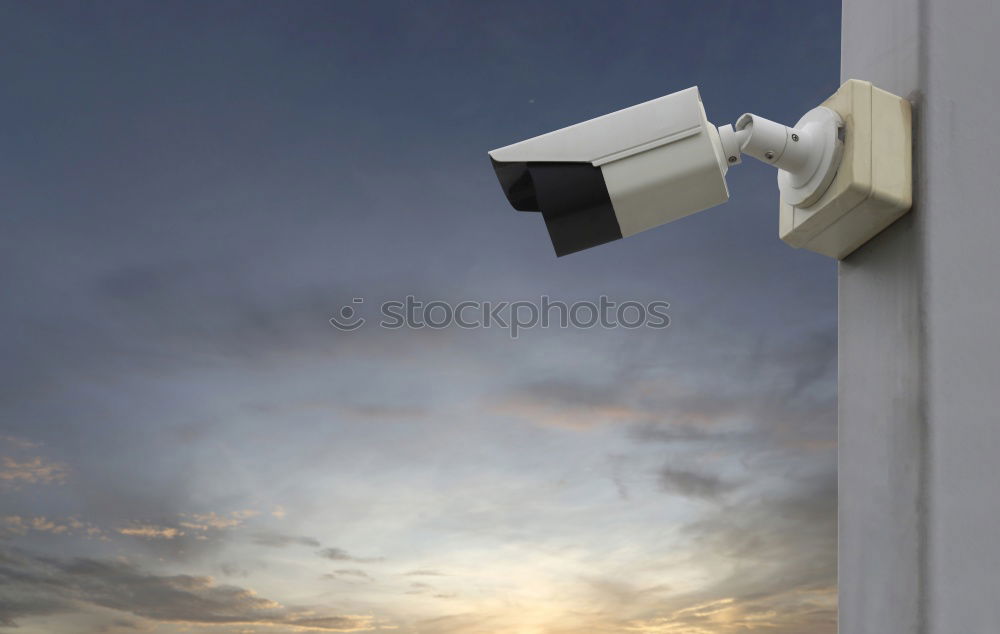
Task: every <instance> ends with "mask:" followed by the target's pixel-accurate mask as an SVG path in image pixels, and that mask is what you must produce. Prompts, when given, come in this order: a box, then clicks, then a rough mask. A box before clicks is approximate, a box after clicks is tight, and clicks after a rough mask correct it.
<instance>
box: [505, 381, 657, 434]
mask: <svg viewBox="0 0 1000 634" xmlns="http://www.w3.org/2000/svg"><path fill="white" fill-rule="evenodd" d="M490 409H491V410H492V411H494V412H496V413H499V414H505V415H512V416H517V417H519V418H523V419H525V420H528V421H531V422H534V423H537V424H540V425H547V426H552V427H561V428H567V429H588V428H590V427H594V426H595V425H600V424H605V423H621V422H636V421H638V420H642V419H643V418H645V413H644V412H642V411H641V410H638V409H636V408H635V407H634V406H632V405H630V404H629V403H627V402H625V394H624V393H623V392H622V390H621V389H620V387H619V386H618V385H617V384H615V383H607V384H598V383H582V382H573V381H569V380H552V379H543V380H539V381H536V382H528V383H523V384H521V385H520V386H517V387H516V388H514V389H513V390H511V391H510V392H508V393H507V394H505V395H503V396H502V397H501V398H500V399H495V400H494V401H493V402H492V403H491V404H490Z"/></svg>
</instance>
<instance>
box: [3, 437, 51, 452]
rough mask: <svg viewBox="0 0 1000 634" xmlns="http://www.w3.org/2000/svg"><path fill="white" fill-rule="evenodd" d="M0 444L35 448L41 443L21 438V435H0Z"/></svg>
mask: <svg viewBox="0 0 1000 634" xmlns="http://www.w3.org/2000/svg"><path fill="white" fill-rule="evenodd" d="M0 444H4V445H7V446H8V447H11V448H13V449H37V448H39V447H41V446H42V443H40V442H35V441H33V440H29V439H27V438H22V437H21V436H0Z"/></svg>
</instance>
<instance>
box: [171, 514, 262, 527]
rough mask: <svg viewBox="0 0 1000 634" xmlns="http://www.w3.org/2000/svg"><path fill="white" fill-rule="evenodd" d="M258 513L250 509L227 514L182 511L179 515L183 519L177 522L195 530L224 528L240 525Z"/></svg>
mask: <svg viewBox="0 0 1000 634" xmlns="http://www.w3.org/2000/svg"><path fill="white" fill-rule="evenodd" d="M259 514H260V513H259V512H258V511H255V510H252V509H247V510H243V511H231V512H230V513H229V514H228V515H219V514H217V513H215V512H210V513H182V514H181V517H183V518H185V521H182V522H179V524H180V525H181V526H183V527H184V528H188V529H191V530H197V531H207V530H209V529H215V530H224V529H227V528H235V527H237V526H241V525H242V524H243V522H244V521H245V520H246V519H248V518H251V517H254V516H256V515H259Z"/></svg>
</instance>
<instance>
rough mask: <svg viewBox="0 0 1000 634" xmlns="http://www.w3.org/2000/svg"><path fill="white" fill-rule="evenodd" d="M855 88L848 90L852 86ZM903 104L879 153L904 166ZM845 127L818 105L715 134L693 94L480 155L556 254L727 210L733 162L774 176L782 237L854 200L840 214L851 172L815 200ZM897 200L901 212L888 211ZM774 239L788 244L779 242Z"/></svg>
mask: <svg viewBox="0 0 1000 634" xmlns="http://www.w3.org/2000/svg"><path fill="white" fill-rule="evenodd" d="M851 82H855V84H857V85H864V86H867V87H868V89H869V93H871V91H872V90H874V91H877V92H878V93H879V97H880V98H881V97H882V96H888V97H891V98H893V99H896V100H899V98H898V97H895V96H894V95H889V93H885V92H884V91H879V90H878V89H872V87H871V84H868V83H867V82H856V80H851ZM849 84H850V82H849ZM849 84H845V87H847V86H848V85H849ZM857 87H858V86H854V85H852V89H853V88H857ZM862 88H863V86H862ZM842 90H843V88H842ZM859 90H860V89H859ZM838 94H839V93H838ZM871 94H873V93H871ZM836 97H837V95H834V97H831V100H829V101H831V102H833V101H834V99H835V98H836ZM883 101H885V100H884V99H883ZM872 103H874V102H872ZM830 105H831V106H833V105H835V104H834V103H831V104H830ZM855 106H858V107H860V108H861V109H864V108H865V106H864V104H848V105H847V106H842V107H841V108H840V110H841V111H846V112H847V113H848V114H851V113H852V112H853V110H852V108H853V107H855ZM869 106H871V104H869ZM908 106H909V104H908V103H907V104H906V121H905V125H906V131H905V135H903V136H905V145H906V147H905V157H904V156H903V147H902V146H903V143H904V139H903V138H902V136H900V137H899V138H898V139H897V138H895V137H893V139H892V140H891V141H890V142H889V145H891V146H892V147H891V148H888V149H887V150H886V151H887V152H889V154H891V155H892V158H893V159H900V160H905V161H906V162H908V157H909V109H908ZM880 107H881V109H882V110H886V109H890V110H891V108H892V107H893V104H891V103H882V104H881V106H880ZM897 110H901V109H900V108H898V107H897ZM885 116H891V114H889V115H885ZM844 121H845V118H844V117H842V116H841V114H840V113H839V112H838V110H837V109H836V108H835V107H827V106H825V105H824V106H820V107H817V108H814V109H812V110H810V111H809V112H808V113H807V114H806V115H805V116H803V117H802V118H801V119H800V120H799V122H798V123H797V124H796V125H795V126H794V127H788V126H785V125H782V124H780V123H775V122H774V121H770V120H768V119H765V118H763V117H759V116H757V115H754V114H745V115H743V116H741V117H740V118H739V119H738V120H737V121H736V124H735V126H733V125H724V126H721V127H716V126H714V125H713V124H711V123H710V122H709V121H708V118H707V116H706V114H705V108H704V106H703V105H702V101H701V95H700V93H699V91H698V87H697V86H695V87H692V88H688V89H686V90H681V91H680V92H675V93H673V94H670V95H666V96H664V97H660V98H658V99H653V100H652V101H647V102H645V103H641V104H638V105H636V106H632V107H630V108H625V109H624V110H619V111H617V112H612V113H611V114H607V115H604V116H602V117H597V118H596V119H591V120H589V121H584V122H583V123H578V124H576V125H572V126H569V127H567V128H562V129H560V130H556V131H555V132H549V133H548V134H543V135H541V136H537V137H534V138H531V139H528V140H526V141H521V142H520V143H515V144H513V145H508V146H506V147H502V148H499V149H496V150H492V151H491V152H490V153H489V156H490V160H491V162H492V164H493V169H494V171H495V172H496V175H497V178H498V179H499V181H500V185H501V187H502V188H503V192H504V194H505V195H506V197H507V200H508V201H509V202H510V204H511V205H512V206H513V207H514V209H517V210H519V211H534V212H541V214H542V217H543V218H544V220H545V226H546V229H547V230H548V233H549V237H550V238H551V240H552V245H553V247H554V248H555V252H556V255H559V256H563V255H567V254H569V253H574V252H576V251H581V250H583V249H588V248H590V247H593V246H597V245H599V244H604V243H606V242H610V241H612V240H617V239H619V238H622V237H625V236H630V235H633V234H636V233H638V232H640V231H645V230H646V229H651V228H653V227H656V226H659V225H662V224H664V223H667V222H671V221H673V220H677V219H679V218H683V217H684V216H687V215H690V214H693V213H695V212H697V211H701V210H703V209H707V208H709V207H714V206H715V205H718V204H721V203H724V202H726V201H727V200H729V189H728V187H727V186H726V172H727V171H728V170H729V168H730V167H731V166H733V165H738V164H739V163H740V162H741V161H742V155H744V154H746V155H748V156H752V157H754V158H756V159H758V160H760V161H763V162H764V163H767V164H769V165H773V166H775V167H776V168H778V170H779V171H778V187H779V191H780V193H781V200H782V205H783V207H782V209H783V211H782V226H783V227H784V228H785V229H788V227H785V225H787V224H788V223H787V222H785V218H784V216H785V211H784V207H785V206H787V207H788V208H789V209H791V210H792V212H791V213H792V214H793V217H792V220H791V221H790V222H791V225H790V226H791V229H789V231H792V230H795V229H796V226H795V223H796V221H795V217H794V212H795V210H809V211H811V212H816V211H821V210H826V209H828V208H829V209H832V211H829V212H828V213H824V214H820V216H821V217H822V218H824V219H825V220H824V222H826V223H827V225H832V224H834V223H835V222H836V221H837V220H839V219H841V216H845V215H849V212H851V211H854V210H856V208H857V207H858V205H859V204H860V203H859V202H858V201H854V203H853V206H850V207H848V206H847V205H846V203H845V202H844V200H843V199H844V193H845V191H847V192H848V193H849V192H850V191H851V190H854V191H857V189H858V187H856V183H855V182H854V180H855V177H856V176H857V174H855V173H854V172H853V170H852V173H851V174H850V175H847V176H845V179H847V180H846V182H845V183H841V184H840V185H839V186H838V187H836V188H834V189H836V190H837V191H836V192H835V194H836V195H835V198H836V199H835V200H833V199H831V200H827V199H826V198H824V194H825V193H827V192H828V190H830V189H831V184H832V183H834V180H835V177H837V175H838V168H839V167H840V166H841V162H842V156H843V154H844V147H845V138H846V135H847V132H848V131H847V130H845V123H844ZM890 127H891V126H890ZM897 127H898V126H897ZM894 129H895V128H894ZM875 137H877V135H872V134H871V133H870V131H869V136H868V137H867V138H866V139H862V138H860V137H859V138H858V143H855V144H854V145H855V146H858V147H856V149H857V151H858V152H860V153H861V154H863V152H864V148H863V147H860V146H861V145H863V144H864V143H867V144H868V145H869V148H870V146H871V144H872V142H873V138H875ZM852 156H853V155H852ZM908 179H909V172H907V181H906V192H905V193H906V196H905V200H904V199H903V198H904V197H903V196H902V192H895V193H899V194H900V195H899V196H898V197H897V198H896V199H894V200H893V201H891V202H892V203H893V205H890V206H892V207H893V210H892V212H893V213H896V215H895V216H894V217H892V218H891V219H890V220H888V222H892V220H895V217H898V216H899V215H902V213H903V212H905V210H906V209H908V208H909V198H908V196H909V180H908ZM869 180H870V179H869ZM870 193H871V192H870ZM848 197H849V196H848ZM838 201H839V202H838ZM848 202H849V201H848ZM862 202H864V201H862ZM904 204H905V208H904V209H902V211H900V210H899V209H898V208H899V207H901V206H903V205H904ZM817 205H819V207H816V206H817ZM862 211H863V209H862ZM897 212H898V213H897ZM893 213H888V214H883V215H882V216H881V217H880V218H879V219H878V220H877V221H875V222H872V221H871V220H870V219H869V222H868V223H867V225H866V224H865V222H864V221H863V219H862V220H860V221H859V220H857V219H856V220H855V222H854V223H853V224H854V225H857V227H854V226H853V225H852V226H851V227H847V225H851V224H852V223H847V225H841V227H840V231H839V233H838V232H837V231H834V233H833V234H831V235H834V238H832V239H833V241H834V242H835V243H837V244H835V245H834V247H832V248H828V246H827V245H826V244H825V243H824V245H821V246H823V248H827V250H831V251H833V252H832V253H828V254H830V255H834V256H835V257H843V252H844V250H845V249H846V248H850V249H851V250H853V248H856V247H857V246H859V245H860V243H861V242H863V241H865V240H867V239H868V238H870V237H872V236H873V235H874V234H875V233H877V232H878V231H880V230H881V229H882V228H884V226H885V225H881V226H879V225H880V224H881V223H882V221H884V220H886V219H888V218H889V217H890V216H893ZM800 220H801V219H800ZM800 224H801V223H800ZM885 224H888V223H885ZM845 227H847V230H846V233H845ZM817 228H819V231H817ZM826 228H828V226H824V225H823V223H820V222H814V223H813V226H812V227H811V228H809V227H807V228H801V227H799V228H798V229H799V231H800V234H801V233H803V232H807V231H811V232H814V233H823V230H824V229H826ZM782 237H783V238H784V239H786V241H790V242H791V240H789V238H788V237H786V235H784V234H783V235H782ZM793 237H796V238H797V239H798V240H799V242H803V240H804V238H803V237H802V235H796V236H793ZM812 237H815V235H813V236H812ZM861 238H864V239H863V240H861V242H858V240H859V239H861ZM805 242H808V241H805ZM827 242H829V240H827ZM855 243H856V244H855ZM803 245H805V243H803V244H797V245H796V246H803ZM845 245H847V246H845ZM852 245H853V246H852ZM806 246H808V245H806ZM815 250H819V251H821V252H823V251H822V250H821V249H820V248H816V249H815Z"/></svg>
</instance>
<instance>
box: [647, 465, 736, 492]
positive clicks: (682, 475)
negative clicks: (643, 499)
mask: <svg viewBox="0 0 1000 634" xmlns="http://www.w3.org/2000/svg"><path fill="white" fill-rule="evenodd" d="M660 486H661V487H662V488H663V490H664V491H667V492H669V493H676V494H678V495H684V496H687V497H694V498H704V499H715V498H718V497H719V496H720V495H723V494H725V493H728V492H729V491H732V490H733V489H734V488H736V487H735V485H733V484H730V483H728V482H724V481H723V480H721V479H720V478H717V477H715V476H710V475H703V474H700V473H695V472H693V471H684V470H682V469H674V468H671V467H664V468H663V469H660Z"/></svg>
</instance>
